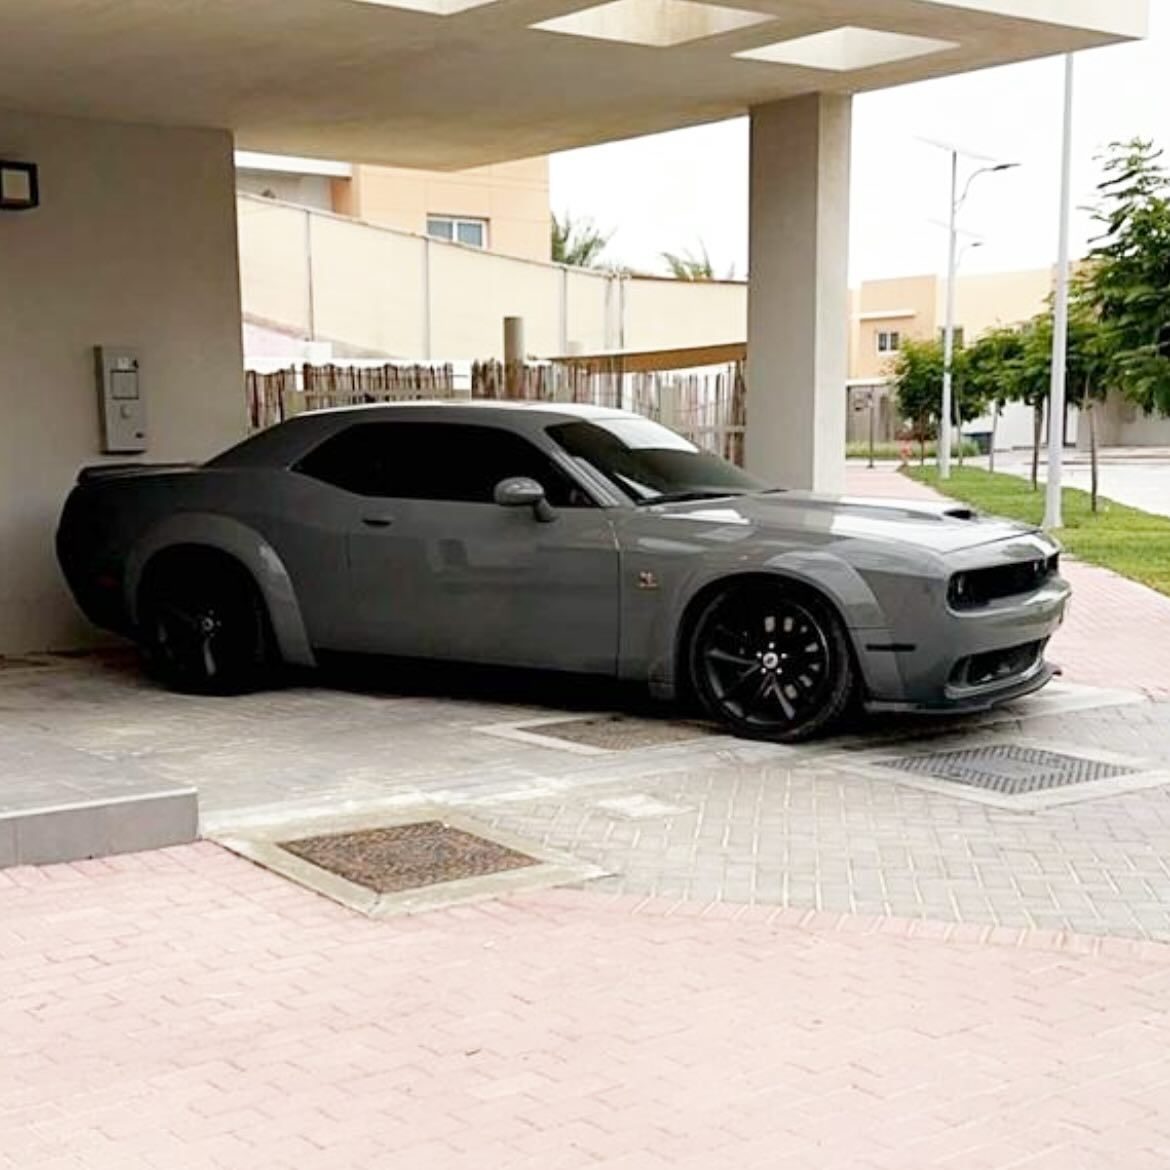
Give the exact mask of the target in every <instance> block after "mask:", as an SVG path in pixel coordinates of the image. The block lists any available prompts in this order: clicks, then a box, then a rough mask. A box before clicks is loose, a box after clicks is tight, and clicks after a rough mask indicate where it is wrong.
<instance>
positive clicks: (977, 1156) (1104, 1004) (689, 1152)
mask: <svg viewBox="0 0 1170 1170" xmlns="http://www.w3.org/2000/svg"><path fill="white" fill-rule="evenodd" d="M851 481H852V482H851V486H852V488H853V490H854V491H858V492H862V493H865V494H871V495H872V494H877V495H905V494H907V493H909V492H913V491H916V490H924V489H916V486H915V485H913V484H912V483H910V481H907V480H904V479H902V478H901V477H894V476H892V475H891V474H890V473H889V472H884V471H878V472H875V473H872V474H868V473H865V472H861V473H860V475H859V474H858V471H856V470H852V469H851ZM1069 575H1070V576H1071V577H1072V578H1073V581H1074V587H1075V588H1076V591H1077V601H1076V603H1075V604H1074V606H1073V610H1072V616H1071V618H1070V621H1069V623H1068V624H1067V626H1066V628H1065V630H1064V631H1062V633H1061V635H1060V637H1059V639H1058V641H1057V643H1056V648H1055V655H1056V657H1057V658H1058V659H1061V660H1063V662H1064V663H1065V665H1066V667H1067V670H1068V675H1069V677H1070V678H1072V679H1074V680H1075V681H1079V682H1082V683H1088V684H1096V685H1103V686H1109V687H1113V688H1118V687H1121V688H1131V689H1136V690H1140V691H1144V692H1145V693H1146V697H1147V698H1146V701H1139V702H1129V703H1121V702H1120V697H1119V696H1107V695H1100V696H1098V699H1097V700H1096V701H1093V700H1092V698H1091V697H1090V705H1089V706H1087V707H1086V705H1085V703H1084V702H1077V703H1073V704H1071V705H1070V704H1069V703H1068V702H1065V701H1064V699H1060V701H1057V702H1050V701H1048V700H1047V699H1045V700H1042V701H1038V702H1034V703H1032V704H1029V705H1021V706H1020V707H1019V708H1013V709H1012V710H1009V711H1007V712H1006V713H1004V714H1002V715H1001V716H999V717H997V721H992V722H986V721H984V722H979V721H975V722H967V723H964V724H963V725H962V726H961V728H959V729H956V728H955V727H951V726H946V725H943V726H941V727H939V728H938V729H937V730H930V729H927V728H924V727H923V726H921V725H917V726H916V725H912V724H894V723H890V724H888V725H884V726H878V727H876V728H875V727H873V726H871V727H870V728H869V731H870V732H871V733H872V732H874V731H880V732H883V733H887V734H889V735H891V736H895V737H896V736H902V737H904V738H905V737H911V738H913V737H918V738H919V739H921V740H930V741H931V742H932V743H933V742H934V741H935V740H937V743H938V744H939V745H940V746H944V745H947V744H949V743H951V742H954V737H955V736H961V737H962V742H964V743H971V742H974V741H976V740H977V739H979V738H985V739H994V738H999V739H1003V738H1005V737H1008V738H1011V737H1018V738H1020V739H1021V740H1025V741H1027V742H1035V743H1045V744H1048V745H1052V744H1058V745H1060V746H1061V747H1062V748H1063V749H1065V750H1069V751H1075V750H1076V749H1077V748H1081V749H1083V750H1086V751H1103V750H1108V751H1111V752H1115V753H1122V754H1125V755H1127V756H1131V757H1134V758H1135V759H1136V760H1138V761H1140V762H1141V763H1142V766H1143V767H1148V768H1163V769H1165V770H1166V771H1167V772H1168V773H1170V702H1166V701H1164V699H1165V698H1167V697H1170V661H1167V662H1165V663H1161V662H1159V661H1158V652H1159V648H1160V644H1159V642H1158V640H1157V639H1156V638H1154V637H1152V636H1151V632H1152V631H1155V630H1157V629H1159V628H1162V629H1164V628H1170V627H1168V626H1167V624H1166V623H1167V620H1168V615H1170V601H1168V600H1167V599H1164V598H1160V597H1158V596H1157V595H1155V594H1151V593H1149V591H1147V590H1143V589H1141V587H1138V586H1133V587H1132V589H1131V588H1130V587H1129V583H1125V582H1120V583H1119V579H1117V578H1115V577H1113V576H1112V575H1111V574H1104V573H1103V572H1102V571H1099V570H1091V569H1089V568H1087V567H1086V566H1082V565H1077V564H1075V563H1072V564H1070V566H1069ZM1135 591H1136V592H1135ZM1066 697H1067V696H1066ZM1058 698H1059V696H1058ZM1074 698H1075V696H1074ZM1149 700H1153V701H1149ZM1074 707H1075V708H1077V709H1075V710H1074V709H1073V708H1074ZM553 714H556V712H555V711H552V710H550V709H549V708H547V707H543V706H542V705H541V702H533V701H532V700H531V699H521V700H516V699H515V698H513V699H506V698H504V697H502V696H492V695H488V696H486V697H485V696H482V695H481V696H479V697H478V698H476V697H474V696H470V697H465V698H460V697H454V698H452V697H447V696H435V697H420V696H418V695H407V696H393V695H387V696H383V695H378V694H373V693H370V694H346V693H336V692H330V691H326V690H323V689H316V688H309V689H298V690H291V691H288V692H283V693H277V694H272V695H266V696H257V697H254V698H249V699H245V700H239V701H233V702H231V703H215V702H211V701H206V700H188V699H182V698H178V697H175V696H170V695H165V694H163V693H162V692H158V691H155V690H153V689H151V688H148V687H145V686H144V685H143V684H142V682H141V680H140V679H138V678H137V677H136V676H134V675H133V674H132V673H130V672H127V671H126V670H124V669H121V668H118V669H114V668H109V667H104V666H103V667H100V668H93V667H89V666H85V665H79V666H74V667H70V668H68V669H59V670H58V669H54V670H43V671H35V672H26V673H24V674H21V673H20V672H19V671H13V672H9V677H5V678H4V679H3V680H0V735H4V734H7V735H15V736H20V735H26V736H38V735H42V736H51V737H52V740H53V742H55V743H59V744H61V745H63V746H64V747H65V748H67V749H68V750H69V751H71V752H74V753H78V754H80V755H84V756H87V757H92V759H93V760H95V761H98V762H99V763H100V764H101V766H102V767H105V768H107V769H109V768H111V767H112V768H113V769H114V770H115V771H117V770H118V769H119V767H122V768H124V769H125V770H126V772H127V774H129V772H130V771H131V770H140V769H145V770H146V771H147V772H149V773H150V774H152V775H158V776H162V777H165V778H168V779H171V780H185V781H193V782H196V783H197V784H198V785H199V787H200V789H201V796H203V797H205V798H206V801H207V804H208V807H210V808H211V809H212V810H213V813H214V816H215V817H217V818H219V819H220V820H221V821H222V822H224V823H243V822H246V821H247V820H248V818H249V817H253V818H256V817H259V818H263V817H265V816H272V815H273V814H274V813H282V814H283V815H284V816H286V817H288V818H289V819H295V818H297V817H299V816H304V815H306V814H307V812H309V811H311V810H315V811H321V809H322V808H326V809H333V810H335V811H338V812H341V811H344V812H346V813H348V814H350V815H353V814H354V813H355V812H356V811H358V810H362V809H385V808H387V807H393V808H395V809H400V810H405V809H411V808H416V807H417V808H420V809H422V808H423V807H424V806H425V811H426V814H427V816H426V817H425V818H423V817H420V819H428V818H429V817H431V816H434V815H436V814H439V815H441V813H442V810H443V809H444V808H450V809H456V810H459V812H460V814H461V815H462V816H463V817H464V818H472V819H477V820H479V821H480V822H482V823H484V824H491V825H495V826H497V827H499V828H502V829H506V830H509V831H510V832H512V833H514V834H518V835H519V836H521V837H523V838H527V839H529V840H534V841H538V842H540V843H543V844H546V845H550V846H553V847H555V848H559V849H563V850H564V851H566V852H569V853H572V854H575V855H576V856H577V857H579V858H580V859H581V860H583V861H595V862H598V863H600V864H602V865H603V866H604V867H605V868H606V869H607V870H608V871H609V872H611V873H613V875H614V876H612V877H610V878H606V879H603V880H601V881H599V882H594V883H590V884H589V885H588V886H587V887H586V888H585V889H583V890H558V891H551V890H550V891H546V892H544V893H538V894H524V895H515V896H512V897H508V898H505V899H501V900H497V901H495V902H490V903H482V904H477V905H465V906H457V907H453V908H450V909H446V910H436V911H432V912H430V913H427V914H423V915H418V916H413V917H400V918H394V919H391V920H377V919H367V918H364V917H362V916H360V915H357V914H354V913H353V912H351V911H348V910H346V909H344V908H342V907H340V906H338V905H336V904H334V903H332V902H329V901H327V900H326V899H324V898H321V897H319V896H316V895H314V894H311V893H308V892H306V891H305V890H303V889H301V888H299V887H297V886H294V885H292V884H291V883H288V882H286V881H284V880H283V879H280V878H277V877H276V876H274V875H272V874H269V873H266V872H265V871H263V870H261V869H259V868H256V867H254V866H252V865H250V864H248V863H246V862H244V861H242V860H240V859H239V858H236V857H234V856H232V855H230V854H228V853H226V852H224V851H221V850H220V849H219V848H217V847H216V846H214V845H212V844H210V843H205V844H202V845H198V846H193V847H189V848H183V849H172V850H167V851H163V852H160V853H155V854H149V855H138V856H129V857H122V858H115V859H110V860H108V861H102V862H85V863H80V864H76V865H72V866H54V867H47V868H44V869H27V868H26V869H11V870H4V871H0V1170H9V1168H11V1170H15V1168H17V1167H19V1168H20V1170H25V1168H26V1167H31V1168H34V1170H48V1168H53V1170H67V1168H68V1170H107V1168H108V1170H114V1168H116V1170H163V1168H165V1170H185V1168H190V1170H214V1168H218V1167H225V1168H229V1170H238V1168H240V1167H244V1166H262V1167H264V1168H265V1170H270V1168H271V1170H287V1168H292V1167H295V1168H296V1170H314V1168H315V1167H321V1168H322V1170H325V1168H328V1170H350V1168H353V1170H363V1168H365V1167H369V1168H377V1170H383V1168H384V1167H387V1166H394V1167H398V1166H402V1167H406V1168H409V1170H416V1168H419V1170H432V1168H434V1170H444V1168H463V1167H467V1168H470V1167H473V1166H474V1167H480V1166H488V1167H500V1168H502V1170H512V1168H532V1170H537V1168H539V1170H573V1168H575V1167H578V1166H587V1167H602V1168H609V1170H662V1168H664V1167H667V1166H671V1167H676V1166H677V1167H682V1168H683V1170H700V1168H701V1170H722V1168H727V1170H731V1168H734V1170H740V1168H743V1167H747V1168H750V1167H754V1166H759V1167H768V1168H769V1170H771V1168H779V1170H786V1168H791V1170H806V1168H807V1170H813V1168H815V1170H933V1168H938V1170H1145V1168H1147V1167H1148V1168H1153V1167H1157V1168H1158V1170H1163V1168H1164V1167H1165V1166H1167V1165H1170V1015H1168V1014H1167V1012H1166V1010H1165V1003H1166V999H1167V993H1168V992H1170V947H1166V946H1165V945H1164V942H1165V941H1170V785H1167V786H1165V787H1150V788H1149V789H1147V790H1144V791H1135V792H1129V793H1127V794H1112V795H1106V796H1100V797H1098V798H1095V799H1090V800H1085V801H1084V802H1083V803H1075V804H1068V805H1064V806H1061V807H1051V808H1045V809H1042V810H1038V811H1031V812H1021V811H1006V810H1004V809H1001V808H993V807H988V806H986V805H983V804H979V803H975V802H973V801H971V800H970V799H964V797H963V794H961V793H959V792H949V793H948V792H946V791H943V790H934V791H927V790H924V789H923V788H921V787H915V786H914V785H913V784H911V783H909V782H907V783H902V782H898V781H897V780H895V779H893V778H883V779H874V778H873V777H872V776H871V775H866V774H860V773H858V772H857V771H856V770H855V764H856V762H857V761H858V760H859V759H862V758H864V753H865V750H866V748H867V746H870V745H869V744H867V741H866V740H865V738H864V737H861V738H856V737H855V738H845V739H841V740H838V741H835V742H832V743H829V744H825V745H821V746H818V747H815V748H804V749H800V750H794V749H790V748H781V747H775V746H769V745H758V744H742V743H736V742H732V741H729V740H726V739H722V738H714V739H711V740H704V741H701V742H700V743H696V744H682V745H668V746H665V747H660V748H654V749H651V750H638V751H631V752H626V753H617V754H615V755H613V756H605V757H589V758H583V757H581V756H574V755H573V754H572V753H571V752H569V751H567V750H564V749H561V750H558V749H556V748H555V747H553V746H549V745H543V746H541V745H534V744H528V745H520V744H518V743H516V742H514V741H512V742H509V741H508V740H506V739H500V738H498V737H494V736H492V735H487V734H484V733H483V732H482V730H481V729H482V728H483V726H484V725H487V724H493V725H500V724H506V723H508V722H509V721H524V720H527V719H533V718H539V717H541V716H542V715H543V716H550V715H553ZM50 770H51V769H50ZM46 774H47V773H46Z"/></svg>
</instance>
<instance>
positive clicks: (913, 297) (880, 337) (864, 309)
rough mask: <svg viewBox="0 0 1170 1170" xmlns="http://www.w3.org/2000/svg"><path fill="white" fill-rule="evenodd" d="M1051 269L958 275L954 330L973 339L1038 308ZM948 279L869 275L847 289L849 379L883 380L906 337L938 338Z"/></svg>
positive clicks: (1025, 317)
mask: <svg viewBox="0 0 1170 1170" xmlns="http://www.w3.org/2000/svg"><path fill="white" fill-rule="evenodd" d="M1054 276H1055V274H1054V271H1053V269H1051V268H1037V269H1030V270H1027V271H1023V272H997V273H990V274H980V275H977V276H962V275H960V277H959V279H958V282H957V283H956V286H955V329H956V333H958V334H961V336H962V337H963V338H965V339H968V340H974V339H975V338H977V337H979V336H980V335H981V334H983V333H986V332H987V331H988V330H989V329H992V328H994V327H995V326H997V325H1015V324H1018V323H1019V322H1021V321H1026V320H1028V319H1029V318H1030V317H1034V316H1035V315H1036V314H1037V313H1039V312H1040V311H1041V310H1042V309H1043V308H1044V304H1045V299H1046V298H1047V297H1048V295H1049V294H1050V293H1051V292H1052V289H1053V281H1054ZM946 293H947V282H946V278H945V277H942V276H933V275H932V276H905V277H900V278H898V279H895V280H871V281H867V282H866V283H865V284H863V285H861V286H860V287H859V288H857V289H854V290H853V292H852V293H851V302H852V313H851V321H850V331H849V379H850V382H851V383H854V384H867V383H871V382H878V381H884V380H885V379H886V377H887V376H888V374H889V371H890V367H891V365H892V364H893V360H894V358H895V357H896V356H897V351H898V349H899V348H900V346H901V343H902V342H903V341H904V340H907V339H911V340H914V341H926V340H929V339H930V338H932V337H939V336H941V334H942V331H943V328H944V326H945V324H946Z"/></svg>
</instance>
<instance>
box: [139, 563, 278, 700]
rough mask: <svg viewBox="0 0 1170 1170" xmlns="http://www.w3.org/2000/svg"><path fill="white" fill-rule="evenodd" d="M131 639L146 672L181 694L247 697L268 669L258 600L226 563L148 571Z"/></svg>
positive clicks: (244, 577) (238, 569)
mask: <svg viewBox="0 0 1170 1170" xmlns="http://www.w3.org/2000/svg"><path fill="white" fill-rule="evenodd" d="M139 638H140V642H141V644H142V647H143V650H144V652H145V654H146V659H147V662H148V664H149V666H150V668H151V670H152V672H153V673H154V674H155V675H156V676H157V677H158V678H159V679H160V680H161V681H162V682H164V683H165V684H166V685H167V686H169V687H171V688H172V689H173V690H176V691H183V692H186V693H188V694H199V695H231V694H241V693H243V692H245V691H250V690H254V689H256V688H257V687H260V686H262V685H263V684H264V681H265V675H266V673H267V670H268V668H269V666H270V661H271V654H270V646H271V639H270V637H269V627H268V615H267V611H266V610H265V607H264V601H263V598H262V597H261V596H260V591H259V590H258V589H257V587H256V584H255V582H254V581H253V580H252V578H251V576H250V575H249V574H248V573H247V571H246V570H245V569H244V568H243V567H242V566H240V565H238V564H237V563H236V562H235V561H233V560H231V559H230V558H227V557H220V556H212V555H208V556H199V555H194V556H190V557H187V556H183V557H176V558H171V559H168V560H166V561H164V562H163V563H162V564H160V565H159V566H157V567H155V568H154V569H153V570H151V571H149V572H148V573H147V575H146V578H145V580H144V582H143V585H142V590H141V593H140V600H139Z"/></svg>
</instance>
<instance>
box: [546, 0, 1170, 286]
mask: <svg viewBox="0 0 1170 1170" xmlns="http://www.w3.org/2000/svg"><path fill="white" fill-rule="evenodd" d="M1152 8H1153V10H1154V11H1153V16H1152V24H1151V36H1150V39H1149V40H1147V41H1145V42H1142V43H1140V44H1132V45H1121V46H1114V47H1111V48H1107V49H1097V50H1093V51H1091V52H1087V53H1082V54H1079V55H1078V56H1077V58H1076V69H1077V74H1076V109H1075V119H1074V162H1073V203H1074V207H1075V208H1076V209H1077V210H1076V211H1075V213H1074V218H1073V246H1074V249H1075V250H1076V252H1078V253H1083V251H1084V250H1085V248H1086V246H1087V241H1088V239H1089V238H1090V236H1091V235H1092V223H1091V219H1090V217H1089V215H1088V212H1087V210H1085V209H1086V207H1087V205H1088V204H1089V203H1090V202H1091V201H1092V199H1093V196H1094V188H1095V186H1096V183H1097V181H1098V179H1099V177H1100V166H1099V163H1098V162H1097V157H1098V156H1099V154H1100V152H1101V151H1102V149H1103V148H1104V147H1106V146H1107V145H1108V144H1109V143H1110V142H1114V141H1119V140H1127V139H1130V138H1134V137H1144V138H1151V139H1153V140H1154V141H1155V142H1157V143H1159V144H1160V145H1162V146H1165V147H1167V148H1170V0H1154V2H1153V4H1152ZM1063 100H1064V63H1063V58H1057V59H1051V60H1045V61H1036V62H1030V63H1028V64H1025V65H1011V66H1007V67H1005V68H1002V69H992V70H985V71H982V72H979V73H970V74H966V75H963V76H959V77H952V78H945V79H943V80H940V81H928V82H922V83H919V84H916V85H908V86H902V87H900V88H898V89H891V90H885V91H883V92H880V93H872V94H861V95H859V96H858V97H857V98H856V99H855V101H854V115H853V179H852V185H853V196H852V224H851V236H850V241H851V243H850V279H851V281H852V282H853V283H857V282H858V281H861V280H871V279H879V278H883V277H890V276H907V275H915V274H921V273H929V272H941V271H944V270H945V268H946V246H947V233H946V230H945V228H944V227H943V226H941V223H942V222H945V219H946V216H947V204H948V196H949V189H948V188H949V176H950V169H949V168H950V162H949V158H948V156H947V155H946V153H945V152H944V151H942V150H939V149H937V148H935V147H932V146H928V145H926V144H925V143H923V142H922V141H921V139H922V138H932V139H936V140H940V139H941V140H943V141H946V142H951V143H955V144H957V145H960V146H962V147H964V148H965V149H968V150H971V151H974V152H976V153H978V154H981V155H986V156H989V157H992V158H995V159H997V160H1002V161H1005V162H1017V163H1020V164H1021V166H1020V167H1019V169H1018V170H1013V171H1007V172H1004V173H1002V174H994V175H984V176H981V177H980V178H979V179H978V180H976V181H975V183H974V184H973V185H972V188H971V197H970V199H969V200H968V202H967V205H966V206H965V208H964V211H963V217H962V220H961V226H962V228H963V230H964V231H966V232H969V233H971V234H972V236H977V237H979V238H980V239H981V240H982V244H981V246H980V247H979V248H975V249H968V250H967V251H965V253H964V255H963V258H962V270H963V271H964V272H1002V271H1008V270H1012V269H1023V268H1039V267H1044V266H1046V265H1049V264H1052V263H1053V262H1054V261H1055V259H1056V252H1057V234H1058V213H1059V208H1060V147H1061V134H1062V114H1063ZM980 165H982V164H980V163H967V164H965V171H964V173H969V172H970V170H972V169H974V168H976V167H978V166H980ZM550 176H551V186H552V205H553V208H554V210H555V211H556V212H557V213H558V214H563V213H565V212H570V213H571V214H572V215H573V216H574V217H583V218H588V219H592V220H593V221H594V222H595V223H596V224H597V225H598V226H599V227H600V228H602V229H603V230H605V231H612V232H613V235H612V238H611V240H610V244H609V247H608V249H607V251H606V256H605V258H606V259H607V260H611V261H613V262H615V263H620V264H625V265H629V266H630V267H633V268H639V269H642V270H644V271H650V272H654V271H659V272H661V271H665V269H664V265H663V263H662V260H661V253H662V252H663V251H672V252H679V251H686V250H690V251H692V252H696V251H698V250H699V249H700V247H701V246H705V247H706V249H707V251H708V253H709V255H710V257H711V260H712V263H713V264H714V266H715V269H716V274H717V275H719V276H726V275H728V273H729V271H730V270H732V269H734V274H735V275H736V276H737V277H739V278H742V277H744V276H745V274H746V271H747V201H748V126H747V120H746V119H744V118H738V119H735V120H733V121H730V122H720V123H715V124H712V125H708V126H699V127H695V128H693V129H687V130H677V131H673V132H671V133H668V134H657V135H652V136H649V137H645V138H636V139H629V140H626V141H624V142H616V143H610V144H607V145H605V146H596V147H589V148H586V149H582V150H573V151H565V152H563V153H561V154H557V155H553V156H552V160H551V170H550Z"/></svg>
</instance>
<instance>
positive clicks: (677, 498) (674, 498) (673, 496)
mask: <svg viewBox="0 0 1170 1170" xmlns="http://www.w3.org/2000/svg"><path fill="white" fill-rule="evenodd" d="M741 495H743V492H716V491H705V492H664V493H663V494H662V495H660V496H654V498H653V499H649V500H638V501H637V504H638V507H639V508H647V507H650V506H651V505H653V504H685V503H686V502H687V501H688V500H728V499H735V498H737V497H739V496H741Z"/></svg>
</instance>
